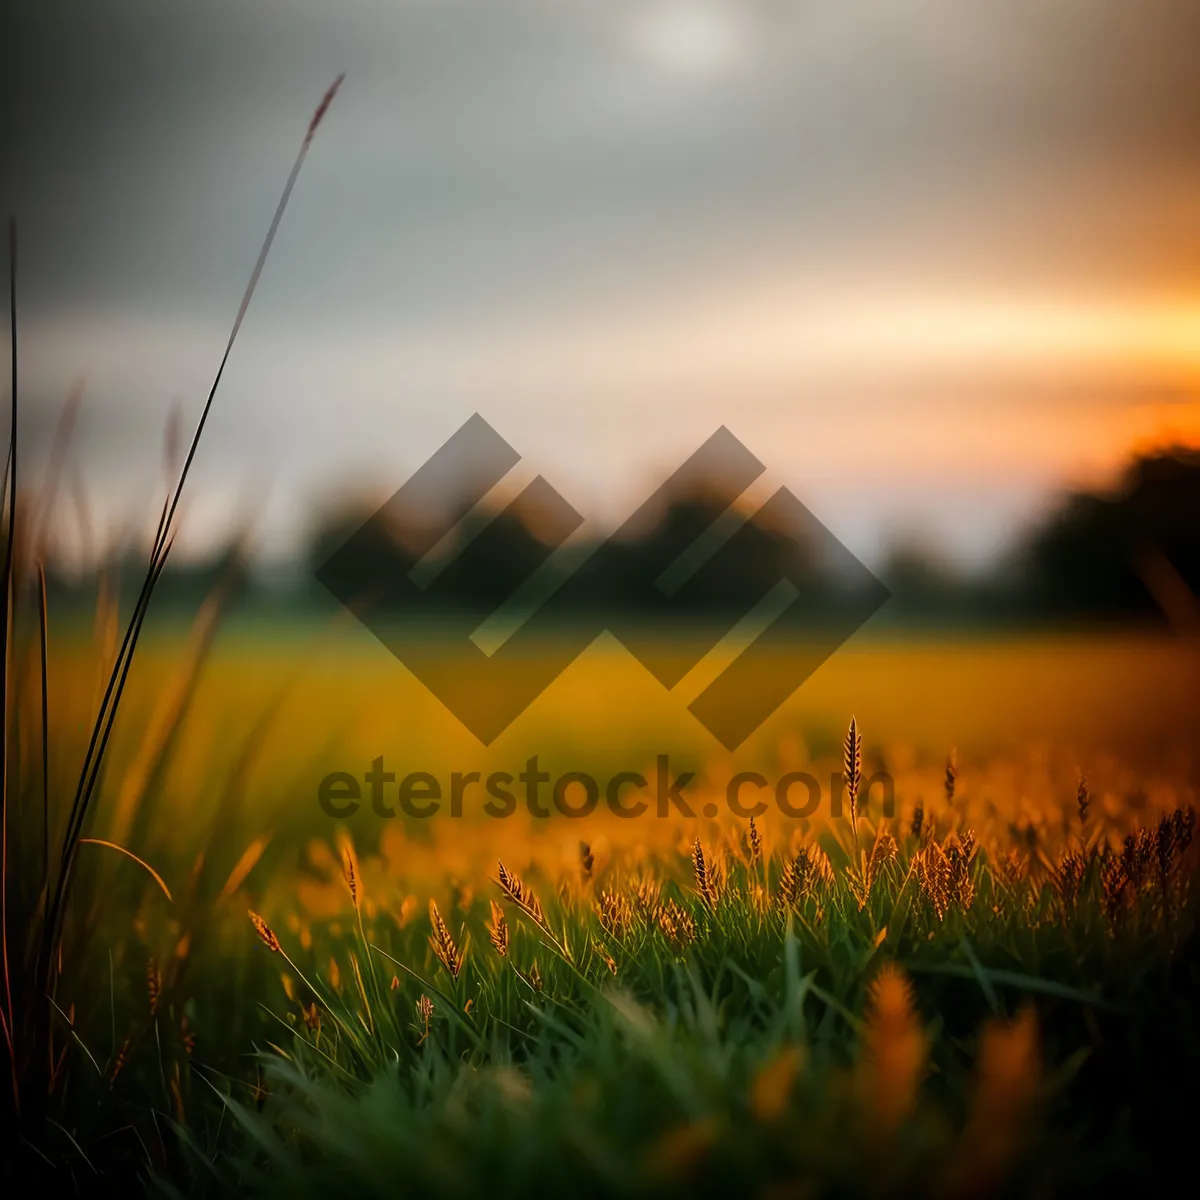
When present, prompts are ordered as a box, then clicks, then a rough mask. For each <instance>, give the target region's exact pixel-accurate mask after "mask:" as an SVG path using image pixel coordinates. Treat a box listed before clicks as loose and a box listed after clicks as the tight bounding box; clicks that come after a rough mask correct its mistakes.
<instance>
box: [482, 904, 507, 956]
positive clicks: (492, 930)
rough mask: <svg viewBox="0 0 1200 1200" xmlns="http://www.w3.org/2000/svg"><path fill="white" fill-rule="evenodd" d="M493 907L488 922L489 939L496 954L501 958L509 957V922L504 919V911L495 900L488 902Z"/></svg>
mask: <svg viewBox="0 0 1200 1200" xmlns="http://www.w3.org/2000/svg"><path fill="white" fill-rule="evenodd" d="M488 903H489V904H490V905H491V906H492V915H491V919H490V920H489V921H488V922H487V926H486V927H487V931H488V937H489V939H491V943H492V946H493V948H494V949H495V951H496V953H497V954H498V955H500V957H501V958H505V957H507V955H508V921H507V920H505V917H504V909H502V908H501V907H500V905H499V904H497V903H496V902H495V900H490V901H489V902H488Z"/></svg>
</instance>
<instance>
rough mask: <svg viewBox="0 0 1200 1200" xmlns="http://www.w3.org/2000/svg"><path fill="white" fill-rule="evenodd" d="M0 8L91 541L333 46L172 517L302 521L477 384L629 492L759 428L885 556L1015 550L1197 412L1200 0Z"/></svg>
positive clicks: (515, 421)
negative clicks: (898, 543) (910, 543)
mask: <svg viewBox="0 0 1200 1200" xmlns="http://www.w3.org/2000/svg"><path fill="white" fill-rule="evenodd" d="M0 22H2V23H3V26H4V30H3V34H2V38H3V42H4V44H5V45H6V47H7V48H8V49H9V50H10V54H9V56H8V57H9V59H10V62H9V64H8V65H7V66H6V69H5V71H4V72H3V78H2V79H0V95H2V97H3V105H2V109H0V116H2V119H3V135H4V144H5V145H6V146H7V147H9V148H10V151H11V152H6V154H5V158H6V159H7V160H8V163H9V167H8V169H6V171H5V172H4V176H3V180H2V181H0V197H2V199H3V201H4V208H5V211H6V212H10V213H14V214H15V215H16V218H17V221H18V230H19V241H20V272H19V314H18V315H19V327H20V334H19V338H20V341H19V345H20V359H19V362H20V371H21V389H20V394H21V404H22V423H21V430H22V440H23V445H24V446H25V449H26V450H27V452H28V458H27V459H26V460H25V461H26V463H27V464H28V467H27V469H28V471H29V473H30V475H31V476H34V477H35V476H36V474H37V470H38V464H39V462H40V461H42V460H44V458H45V453H46V447H47V446H48V445H49V443H50V440H51V438H52V436H53V430H54V427H55V422H56V421H57V419H58V416H59V414H60V412H61V411H62V406H63V404H64V402H65V399H66V397H67V395H68V393H69V392H70V390H71V388H72V386H73V385H75V384H76V383H77V382H78V381H83V383H84V389H85V390H84V400H83V405H82V408H81V410H80V416H79V422H78V426H77V430H76V437H75V440H74V442H73V445H72V451H71V458H70V471H71V477H72V479H73V480H78V481H79V483H78V484H76V485H73V489H74V490H73V494H79V495H82V496H84V497H85V500H84V501H83V502H81V503H80V504H79V505H78V506H77V508H78V509H79V510H83V509H85V508H86V511H87V513H88V516H87V520H86V523H84V522H83V521H82V519H79V518H77V517H75V516H73V515H72V513H73V512H74V511H75V510H73V509H71V508H70V507H67V508H64V510H63V513H62V514H61V517H60V520H59V527H60V532H61V536H62V537H63V539H64V544H68V543H70V542H71V541H72V539H74V541H75V543H80V542H81V540H86V539H88V538H90V539H92V540H93V541H96V542H99V541H102V540H103V538H104V536H105V533H104V531H105V530H109V531H111V530H119V529H123V528H125V523H126V522H127V521H128V520H130V519H137V518H136V514H141V519H142V520H143V522H144V523H148V522H149V514H150V513H151V512H152V511H156V509H157V505H158V504H159V503H160V498H161V493H162V487H163V483H162V474H163V469H162V457H163V451H162V445H163V438H164V429H165V428H166V427H167V425H168V423H169V414H170V413H171V412H172V409H173V407H175V406H178V407H179V410H180V412H181V414H182V422H183V427H184V428H185V429H190V428H191V426H192V425H193V424H194V422H195V420H196V418H197V417H198V415H199V412H200V409H201V406H202V404H203V400H204V396H205V394H206V393H207V390H208V386H209V384H210V382H211V378H212V374H213V371H214V370H215V367H216V363H217V361H218V360H219V357H220V353H221V351H222V349H223V347H224V343H225V339H226V337H227V334H228V329H229V325H230V323H231V321H232V319H233V315H234V313H235V312H236V310H237V306H238V302H239V299H240V297H241V293H242V289H243V287H244V285H245V282H246V279H247V277H248V275H249V272H250V268H251V266H252V264H253V262H254V258H255V255H256V253H257V250H258V245H259V243H260V241H261V239H262V236H263V234H264V233H265V231H266V227H267V224H268V222H269V220H270V216H271V213H272V211H273V208H274V205H275V202H276V198H277V196H278V193H279V190H280V189H281V187H282V185H283V182H284V179H285V177H286V175H287V172H288V169H289V167H290V165H291V161H292V158H293V156H294V154H295V152H296V149H297V146H298V144H299V141H300V139H301V137H302V135H303V132H304V129H305V127H306V125H307V122H308V119H309V117H310V115H311V113H312V110H313V108H314V106H315V104H316V102H317V101H318V100H319V99H320V97H321V95H322V93H323V92H324V90H325V88H326V87H327V86H328V84H329V83H330V82H331V80H332V79H333V78H334V76H336V75H337V73H338V72H339V71H345V72H346V80H345V83H344V85H343V88H342V90H341V92H340V94H339V95H338V97H337V99H336V101H335V103H334V105H333V107H332V108H331V110H330V112H329V113H328V115H327V117H326V120H325V122H324V123H323V125H322V127H321V129H320V131H319V133H318V136H317V139H316V141H315V143H314V145H313V147H312V151H311V153H310V154H309V156H308V159H307V161H306V163H305V166H304V170H303V173H302V175H301V177H300V180H299V182H298V184H297V187H296V190H295V193H294V195H293V199H292V203H291V206H290V208H289V210H288V212H287V214H286V216H285V218H284V221H283V225H282V227H281V229H280V232H279V235H278V237H277V239H276V242H275V246H274V249H273V251H272V257H271V260H270V261H269V263H268V265H267V268H266V271H265V273H264V275H263V278H262V281H261V283H260V286H259V290H258V293H257V295H256V297H255V300H254V304H253V306H252V308H251V310H250V314H249V316H248V318H247V321H246V323H245V326H244V328H243V330H242V333H241V338H240V341H239V343H238V345H237V347H236V348H235V350H234V353H233V356H232V358H231V360H230V364H229V367H228V369H227V372H226V376H225V379H224V382H223V384H222V387H221V391H220V392H219V393H218V396H217V400H216V403H215V406H214V410H213V414H212V417H211V419H210V422H209V425H208V428H207V430H206V433H205V440H204V442H203V443H202V446H201V449H200V451H199V454H198V456H197V459H196V463H195V468H194V471H193V474H192V476H191V478H190V480H189V485H188V486H189V505H190V507H189V508H188V511H187V519H186V523H185V526H184V528H183V533H182V536H181V540H180V549H181V550H182V551H183V552H184V553H187V552H188V551H191V552H192V553H202V552H203V551H204V550H205V549H206V548H207V547H209V546H211V545H212V544H213V543H214V541H216V540H218V539H220V538H221V537H222V536H223V535H224V534H225V533H227V532H228V530H229V528H230V522H231V521H232V520H234V519H235V518H236V517H237V515H238V514H240V513H242V512H245V511H252V512H253V513H254V515H255V531H256V538H257V545H258V547H259V549H260V552H261V553H262V554H263V555H264V556H265V557H266V558H268V559H269V558H277V559H278V558H281V557H285V556H287V555H288V554H290V553H292V552H294V551H295V550H296V548H297V547H298V546H300V545H301V544H302V542H303V538H304V536H305V530H306V529H307V527H308V525H309V523H310V521H311V519H312V514H313V512H314V509H315V508H316V507H317V506H319V505H321V504H323V503H327V502H329V501H331V500H332V499H334V498H336V497H338V496H347V495H357V494H359V493H360V492H361V493H363V494H378V495H379V496H380V498H382V497H383V496H386V495H387V494H389V493H390V492H391V491H392V490H394V489H395V488H396V487H398V486H399V485H400V484H401V483H402V482H403V481H404V479H405V478H406V477H407V476H408V475H409V474H410V473H411V472H412V471H413V470H414V469H415V468H416V467H417V466H418V465H419V464H420V463H421V462H422V461H424V459H425V458H427V457H428V455H429V454H431V453H432V452H433V451H434V450H435V449H436V448H437V447H438V446H439V445H441V443H442V442H444V441H445V440H446V438H448V437H449V436H450V434H452V433H453V432H454V430H455V429H457V428H458V427H459V426H460V425H461V424H462V423H463V421H465V420H466V419H467V418H468V417H469V416H470V415H471V414H472V413H474V412H479V413H480V414H481V415H483V416H484V418H485V419H486V420H488V422H489V423H490V424H492V425H493V426H494V427H495V428H496V429H497V431H498V432H500V433H501V434H502V436H504V437H505V438H506V439H507V440H508V441H509V442H510V443H511V444H512V445H513V446H514V447H515V448H516V449H517V450H518V451H519V452H520V453H521V454H522V455H523V456H524V462H523V464H522V466H523V468H524V469H527V470H528V472H529V473H530V474H532V473H536V472H539V471H540V472H541V473H542V474H544V475H545V476H546V477H547V479H548V480H549V481H550V482H551V483H552V484H553V485H554V486H555V487H556V488H557V489H558V490H559V491H560V492H562V494H563V495H564V496H565V497H566V498H567V499H568V500H569V501H570V502H571V503H572V504H573V505H574V506H575V507H576V508H577V509H578V510H579V511H580V512H582V513H584V514H585V515H586V516H587V517H588V519H589V522H594V523H595V526H596V527H598V528H603V527H605V526H608V525H611V524H613V523H614V522H616V521H617V520H619V519H620V518H621V517H622V516H623V515H624V514H625V513H627V512H629V511H632V510H633V509H634V508H636V507H637V505H638V504H639V503H640V501H641V500H642V499H643V498H644V496H645V494H646V493H647V492H648V491H649V490H650V489H651V488H652V487H653V486H655V484H656V483H657V481H658V480H659V479H661V478H662V477H664V476H665V475H666V474H667V473H668V472H669V471H670V470H672V469H673V468H674V467H675V466H676V465H678V463H679V462H681V461H682V460H683V459H684V458H685V457H686V456H687V455H688V454H689V453H690V452H691V451H692V450H693V449H695V448H696V447H697V446H698V445H699V444H700V443H701V442H703V441H704V440H705V439H706V438H707V437H708V436H709V434H711V433H712V432H713V431H714V430H715V429H716V428H717V427H718V426H720V425H722V424H723V425H726V426H727V427H728V428H729V429H730V430H731V431H732V432H733V433H734V434H735V435H736V436H737V437H739V438H740V439H741V440H742V441H743V442H744V443H745V444H746V445H747V446H748V447H749V448H750V449H751V450H752V451H753V452H754V453H756V454H757V455H758V457H759V458H760V459H761V460H762V461H763V462H764V463H765V464H766V466H767V467H768V471H769V474H770V480H771V482H772V483H774V484H783V485H786V486H787V487H789V488H790V489H791V490H792V491H793V492H795V494H796V495H797V496H798V497H799V498H800V499H801V500H802V501H803V502H804V503H805V504H807V505H808V506H809V507H810V508H811V509H812V510H813V512H814V513H815V514H816V515H817V516H818V517H819V518H820V519H821V520H822V521H823V522H824V523H825V524H826V525H827V526H828V527H829V528H830V529H831V530H832V531H833V532H834V533H835V534H837V535H838V536H839V537H840V538H841V539H842V540H843V541H844V542H845V543H846V544H847V546H849V547H850V549H851V550H852V551H854V552H855V553H856V554H858V555H859V556H860V557H861V558H863V559H864V561H867V562H868V563H871V564H874V565H878V564H879V563H880V562H881V561H882V559H883V557H884V556H885V554H886V552H887V549H888V547H889V545H891V544H892V543H893V542H894V541H895V539H897V538H898V537H921V538H925V539H927V540H929V541H930V542H931V544H935V545H939V546H941V547H943V548H944V549H945V551H946V552H947V553H948V554H949V555H951V556H952V557H953V558H954V559H955V560H956V561H958V562H960V563H962V564H964V565H980V564H984V563H987V562H988V561H990V560H991V559H992V558H993V557H994V556H995V555H997V554H998V553H999V552H1001V551H1002V550H1003V549H1004V548H1005V547H1006V546H1007V545H1009V544H1011V542H1012V540H1013V538H1014V537H1016V536H1017V535H1018V534H1019V532H1020V531H1021V529H1023V528H1024V527H1025V526H1026V525H1027V523H1028V522H1029V521H1030V520H1031V519H1034V518H1035V517H1036V515H1037V514H1038V513H1039V512H1040V511H1042V510H1043V509H1044V508H1045V506H1046V505H1047V504H1048V503H1050V502H1052V499H1053V497H1054V496H1055V495H1056V494H1058V493H1059V492H1060V491H1061V489H1063V488H1064V487H1068V486H1073V485H1078V484H1089V485H1090V484H1096V483H1099V482H1104V481H1106V480H1108V479H1110V478H1112V476H1113V474H1114V473H1115V472H1116V471H1117V470H1118V469H1119V467H1120V464H1121V463H1122V462H1123V461H1124V460H1125V458H1126V457H1127V455H1128V454H1129V453H1130V451H1131V450H1132V449H1134V448H1136V447H1139V446H1146V445H1152V444H1156V443H1161V442H1163V441H1165V440H1170V439H1172V438H1182V439H1188V440H1192V441H1200V83H1197V80H1200V6H1197V5H1196V4H1194V3H1188V2H1187V0H1180V2H1178V3H1176V2H1172V0H1139V3H1137V4H1117V3H1101V4H1097V3H1095V2H1094V0H1036V2H1035V0H1003V2H1001V0H975V2H974V3H971V4H963V3H961V0H920V2H918V0H861V2H860V3H855V4H829V3H825V4H821V3H816V2H815V0H790V2H787V3H785V2H782V0H586V2H585V0H543V2H541V3H530V2H522V3H517V2H508V0H474V2H471V3H467V2H461V0H423V2H417V0H347V2H345V3H339V4H336V5H333V4H328V3H317V2H315V0H255V2H254V3H246V2H245V0H240V2H234V0H210V2H208V3H206V4H204V5H184V4H176V3H164V2H162V0H156V2H151V0H112V2H107V3H100V2H97V3H91V4H88V5H76V4H66V3H63V2H61V0H40V2H38V3H31V2H30V0H15V3H14V2H11V0H10V3H9V4H7V5H6V6H5V11H4V15H3V16H2V17H0ZM13 49H15V50H16V53H15V54H12V53H11V51H12V50H13ZM87 531H90V532H87ZM97 531H99V532H97Z"/></svg>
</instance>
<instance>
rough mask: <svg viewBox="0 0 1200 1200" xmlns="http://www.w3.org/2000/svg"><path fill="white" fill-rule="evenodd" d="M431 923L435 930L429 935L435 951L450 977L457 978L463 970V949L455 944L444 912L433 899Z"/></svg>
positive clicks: (430, 908) (430, 904)
mask: <svg viewBox="0 0 1200 1200" xmlns="http://www.w3.org/2000/svg"><path fill="white" fill-rule="evenodd" d="M429 923H430V925H431V926H432V927H433V932H432V933H431V934H430V935H429V944H430V946H432V947H433V953H434V954H435V955H436V956H437V960H438V962H440V963H441V964H442V966H443V967H444V968H445V969H446V972H447V974H449V976H450V978H451V979H457V978H458V973H459V971H461V970H462V964H463V956H462V951H460V950H459V948H458V946H457V945H455V942H454V938H452V937H451V936H450V930H449V929H447V928H446V922H445V921H443V920H442V914H441V913H440V912H438V906H437V904H436V903H435V902H434V901H433V900H430V901H429Z"/></svg>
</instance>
